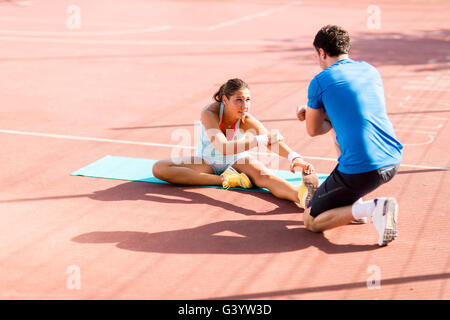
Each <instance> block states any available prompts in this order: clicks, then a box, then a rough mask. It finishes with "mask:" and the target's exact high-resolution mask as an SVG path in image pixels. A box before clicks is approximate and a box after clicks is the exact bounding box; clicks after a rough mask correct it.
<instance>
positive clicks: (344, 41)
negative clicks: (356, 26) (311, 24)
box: [313, 25, 350, 57]
mask: <svg viewBox="0 0 450 320" xmlns="http://www.w3.org/2000/svg"><path fill="white" fill-rule="evenodd" d="M313 45H314V47H315V48H316V50H317V51H319V48H322V49H323V50H325V52H326V53H327V55H329V56H330V57H336V56H339V55H341V54H345V53H349V51H350V36H349V35H348V32H347V31H345V30H344V29H342V28H341V27H339V26H335V25H327V26H325V27H323V28H322V29H320V30H319V32H317V34H316V37H315V38H314V42H313Z"/></svg>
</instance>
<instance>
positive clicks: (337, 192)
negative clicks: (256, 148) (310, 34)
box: [297, 25, 403, 246]
mask: <svg viewBox="0 0 450 320" xmlns="http://www.w3.org/2000/svg"><path fill="white" fill-rule="evenodd" d="M313 45H314V48H315V52H316V55H317V59H318V63H319V65H320V67H321V68H322V69H323V71H322V72H320V73H319V74H318V75H316V76H315V77H314V78H313V80H312V81H311V82H310V84H309V88H308V106H307V108H306V110H304V111H302V110H300V111H299V112H298V115H297V116H298V117H299V119H300V120H302V119H303V116H304V118H305V121H306V130H307V132H308V134H309V135H310V136H317V135H322V134H326V133H327V132H329V131H330V130H331V129H334V131H335V133H336V141H337V145H338V147H339V149H340V155H339V158H338V165H337V166H336V168H335V169H334V170H333V172H332V173H331V174H330V176H329V177H328V178H327V179H326V181H324V182H323V183H322V185H320V187H318V188H317V185H318V181H317V176H315V175H304V177H303V179H304V185H303V186H302V188H300V191H299V197H300V198H301V199H302V200H303V202H302V205H303V207H304V208H305V212H304V223H305V226H306V228H307V229H308V230H310V231H313V232H321V231H324V230H327V229H331V228H334V227H338V226H342V225H345V224H348V223H350V222H352V221H353V220H355V219H356V220H358V219H362V218H365V217H366V218H369V217H370V218H371V219H372V222H373V224H374V226H375V228H376V230H377V232H378V236H379V238H378V245H380V246H383V245H386V244H388V243H389V242H391V241H393V240H394V239H395V237H396V236H397V216H398V204H397V201H396V200H395V199H394V198H377V199H374V200H369V201H365V202H364V201H362V199H361V198H362V197H363V196H364V195H366V194H368V193H370V192H372V191H373V190H375V189H376V188H378V187H379V186H380V185H382V184H384V183H386V182H388V181H389V180H391V179H392V178H393V177H394V175H395V174H396V173H397V171H398V167H399V163H400V161H401V157H402V149H403V146H402V144H401V143H400V142H399V141H398V140H397V139H396V137H395V133H394V129H393V126H392V124H391V122H390V121H389V119H388V116H387V113H386V106H385V98H384V89H383V83H382V80H381V77H380V74H379V73H378V71H377V70H376V69H375V68H374V67H373V66H371V65H369V64H368V63H366V62H363V61H358V62H357V61H353V60H352V59H350V58H349V55H348V53H349V50H350V37H349V35H348V32H346V31H345V30H343V29H342V28H341V27H339V26H332V25H328V26H325V27H323V28H322V29H320V31H319V32H318V33H317V35H316V37H315V39H314V42H313ZM302 112H304V113H305V114H304V115H302ZM316 189H317V190H316ZM308 200H309V201H308ZM305 204H306V206H305Z"/></svg>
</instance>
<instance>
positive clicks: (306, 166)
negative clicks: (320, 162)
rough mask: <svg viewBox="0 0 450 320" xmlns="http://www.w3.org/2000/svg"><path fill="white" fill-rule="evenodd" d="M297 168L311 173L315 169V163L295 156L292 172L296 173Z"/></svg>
mask: <svg viewBox="0 0 450 320" xmlns="http://www.w3.org/2000/svg"><path fill="white" fill-rule="evenodd" d="M296 168H300V169H301V171H302V172H304V173H306V174H311V173H313V172H314V171H315V170H314V167H313V165H312V164H310V163H309V162H306V161H305V160H303V159H302V158H295V159H294V160H292V162H291V168H290V170H291V172H292V173H295V169H296Z"/></svg>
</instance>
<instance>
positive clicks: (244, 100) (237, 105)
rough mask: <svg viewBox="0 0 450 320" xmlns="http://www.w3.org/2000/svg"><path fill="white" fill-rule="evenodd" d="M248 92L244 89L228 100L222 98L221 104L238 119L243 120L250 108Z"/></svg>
mask: <svg viewBox="0 0 450 320" xmlns="http://www.w3.org/2000/svg"><path fill="white" fill-rule="evenodd" d="M250 100H251V97H250V90H249V89H247V88H245V89H242V90H238V91H236V92H235V93H234V94H233V95H232V96H231V97H230V98H229V99H228V98H227V97H226V96H224V97H223V102H224V104H225V106H226V107H227V108H228V110H229V111H230V112H231V113H232V114H233V115H234V116H235V117H236V118H239V119H243V118H244V117H245V115H246V114H247V112H248V109H249V108H250Z"/></svg>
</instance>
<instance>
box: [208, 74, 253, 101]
mask: <svg viewBox="0 0 450 320" xmlns="http://www.w3.org/2000/svg"><path fill="white" fill-rule="evenodd" d="M242 89H249V86H248V84H247V83H245V81H243V80H241V79H237V78H235V79H230V80H228V81H227V82H226V83H224V84H223V85H222V86H221V87H220V89H219V91H217V92H216V93H215V94H214V96H213V98H214V100H216V101H217V102H222V98H223V96H224V95H225V96H226V97H227V98H228V99H230V97H231V96H232V95H233V94H234V93H235V92H236V91H238V90H242Z"/></svg>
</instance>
